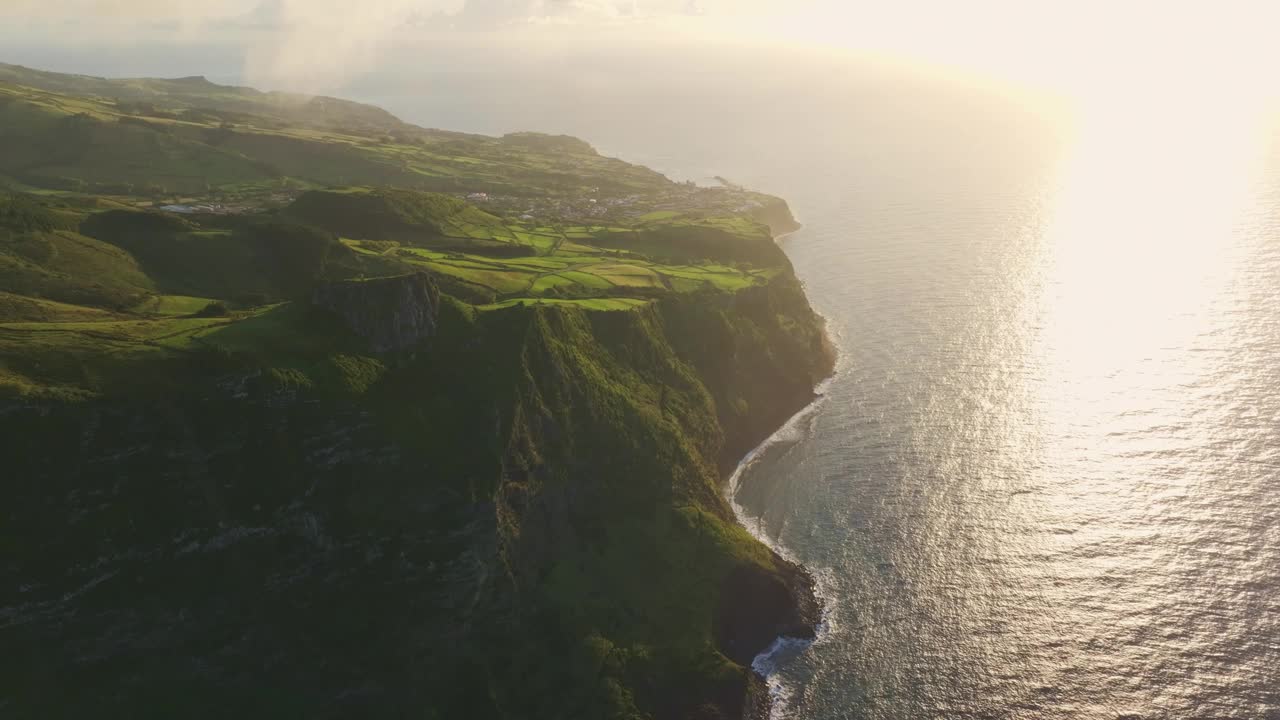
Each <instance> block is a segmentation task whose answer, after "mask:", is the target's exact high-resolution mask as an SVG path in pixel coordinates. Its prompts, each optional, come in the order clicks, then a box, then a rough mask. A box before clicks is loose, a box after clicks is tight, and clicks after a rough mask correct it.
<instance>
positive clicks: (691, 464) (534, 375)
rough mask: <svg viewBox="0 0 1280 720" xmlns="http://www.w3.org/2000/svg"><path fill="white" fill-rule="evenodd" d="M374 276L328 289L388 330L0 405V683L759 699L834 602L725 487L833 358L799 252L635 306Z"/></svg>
mask: <svg viewBox="0 0 1280 720" xmlns="http://www.w3.org/2000/svg"><path fill="white" fill-rule="evenodd" d="M383 282H384V283H385V284H384V285H369V284H364V285H360V284H357V283H351V284H348V285H342V286H334V287H331V288H330V289H328V290H322V291H318V292H317V294H316V298H315V299H316V301H317V303H318V304H319V305H321V306H323V307H326V308H329V309H330V310H331V311H332V312H333V313H335V314H336V315H338V316H340V317H341V318H342V319H343V321H344V322H345V323H346V324H347V325H348V326H350V327H351V328H352V329H353V330H354V331H355V332H356V333H357V334H359V335H361V336H362V337H364V338H366V339H367V340H368V341H369V343H370V345H371V346H372V347H373V348H377V349H379V350H384V351H391V350H395V351H396V352H383V353H380V354H376V356H370V357H365V358H353V357H349V356H341V357H335V358H329V359H328V360H327V361H325V362H316V361H309V362H308V363H293V364H290V365H288V366H287V367H267V368H264V367H261V366H260V363H259V361H258V360H257V359H246V358H240V357H237V356H235V355H234V354H233V355H230V356H227V355H225V354H224V355H219V356H217V357H201V358H200V359H199V362H200V363H201V364H200V366H199V368H197V369H193V370H192V371H191V372H192V375H191V377H193V378H195V379H194V380H193V381H192V382H191V384H190V385H189V387H188V388H187V390H186V391H185V392H179V393H174V392H172V391H166V392H165V393H163V394H157V395H153V396H149V397H144V396H133V397H131V398H130V399H128V400H125V399H110V398H103V399H100V400H96V401H93V402H89V403H78V404H53V403H33V402H26V403H21V402H10V403H9V404H7V405H6V406H5V407H4V408H3V409H2V410H0V433H2V434H3V437H5V438H6V439H7V440H6V442H7V443H9V447H8V452H7V453H6V456H7V457H9V458H10V459H11V463H10V467H11V472H10V473H8V474H7V479H6V480H5V481H4V483H5V487H4V491H5V493H6V497H7V502H6V511H5V513H6V522H5V526H4V530H3V532H2V533H0V542H2V543H3V545H4V546H5V547H6V548H7V549H8V552H6V559H5V563H6V572H7V574H8V575H9V576H11V577H13V578H14V579H15V582H14V583H12V584H10V586H9V587H7V588H5V589H4V590H3V591H0V593H3V594H2V595H0V607H2V608H3V609H2V610H0V612H2V613H3V615H2V617H3V618H4V621H5V628H4V630H3V632H4V634H5V644H6V647H8V648H9V649H10V651H11V653H13V655H14V656H15V657H16V656H21V657H24V658H28V662H27V663H25V664H24V665H22V666H20V667H16V668H14V670H13V671H12V672H10V673H8V674H7V675H6V679H5V680H4V681H3V682H4V684H5V687H4V688H3V692H0V697H3V698H5V700H4V701H3V702H5V703H7V704H6V705H3V706H0V707H3V708H5V709H6V710H8V711H12V712H15V713H17V715H19V716H20V715H23V714H32V713H35V714H39V713H40V711H41V709H42V708H44V707H48V705H47V701H48V698H50V697H57V698H58V700H59V703H58V707H59V708H61V709H64V710H65V711H66V712H67V713H71V714H74V713H75V712H85V713H90V712H92V713H106V714H108V715H113V716H129V715H135V716H136V715H156V714H160V715H163V714H165V713H166V712H170V711H172V712H181V713H182V714H183V715H184V716H186V717H226V716H227V715H229V714H232V713H241V714H248V715H249V716H253V717H259V716H267V715H268V714H273V716H306V717H349V716H391V715H395V716H399V715H403V714H413V715H417V716H423V715H425V716H426V717H442V718H443V717H506V718H526V717H593V718H595V717H603V718H609V717H613V718H630V717H657V718H668V717H670V718H677V717H707V718H711V717H739V716H741V715H742V713H743V712H744V710H745V709H746V706H745V703H746V698H747V694H748V686H749V681H750V677H749V672H750V671H749V670H748V666H749V663H750V659H751V657H752V656H753V655H754V654H755V653H756V652H759V651H760V650H762V649H763V648H764V647H765V646H767V645H768V644H769V642H771V641H772V639H773V637H774V636H776V635H777V634H778V633H781V632H786V633H794V634H803V633H805V632H807V631H810V630H808V629H810V628H811V627H812V623H813V621H814V619H815V618H814V617H813V614H814V608H813V606H812V604H811V602H810V598H807V597H806V593H807V588H808V581H807V578H806V577H805V576H804V575H803V573H802V572H800V571H799V570H798V569H797V568H795V567H793V566H791V565H790V564H788V563H786V562H785V561H783V560H782V559H781V558H779V557H777V556H776V555H774V554H773V553H772V552H770V551H769V550H768V549H767V548H765V547H764V546H762V545H761V544H760V543H758V542H757V541H755V540H754V539H753V538H751V537H750V536H749V535H748V534H747V533H746V532H745V531H744V530H743V529H742V528H740V527H738V526H737V525H736V524H735V522H734V518H733V515H732V513H731V511H730V509H729V507H728V505H727V503H726V501H725V499H724V498H723V496H722V494H721V487H722V485H721V484H722V479H723V475H724V471H725V469H726V468H728V467H731V466H732V463H733V462H735V461H736V459H737V458H738V457H740V456H741V454H742V453H743V452H745V450H746V449H747V448H750V447H751V446H752V445H754V444H755V443H757V442H759V441H760V440H762V439H763V438H764V437H765V436H766V435H767V434H768V433H769V432H771V431H772V430H773V429H774V428H775V427H776V426H777V425H778V424H779V423H780V422H781V421H782V420H784V419H785V418H786V417H787V416H789V415H790V414H792V413H793V412H795V411H796V410H797V409H799V408H800V407H802V406H803V405H804V404H806V403H807V402H809V400H810V399H811V397H812V388H813V386H814V384H815V383H816V382H817V381H818V380H819V379H820V378H821V377H822V376H823V375H824V374H825V373H826V372H827V370H828V369H829V367H830V361H831V358H830V354H829V351H828V349H827V348H826V345H825V343H824V340H823V336H822V332H821V329H820V327H819V323H818V319H817V317H816V316H815V315H814V314H813V312H812V311H811V310H810V309H809V306H808V304H807V302H806V301H805V299H804V296H803V294H802V292H801V290H800V287H799V284H798V283H797V282H796V281H795V280H794V278H793V277H792V276H791V275H790V273H789V272H786V273H783V274H781V275H779V277H778V278H776V279H775V280H774V281H772V282H770V283H769V284H768V285H766V286H763V287H760V288H753V289H750V290H747V291H742V292H738V293H722V292H707V293H695V294H691V295H688V296H682V297H672V298H667V299H662V300H659V301H655V302H653V303H650V304H649V305H647V306H644V307H640V308H637V309H635V310H629V311H618V312H592V311H588V310H584V309H580V308H575V307H569V306H544V307H519V306H517V307H511V308H507V309H502V310H491V311H486V312H476V311H475V310H474V309H473V308H471V307H469V306H466V305H463V304H461V303H457V302H455V301H453V300H452V299H451V298H448V297H447V296H440V295H439V294H438V292H437V291H436V290H435V289H434V286H433V285H432V283H431V281H430V280H429V279H427V278H425V277H421V276H419V277H415V278H412V279H395V280H393V281H383ZM375 306H376V307H380V308H382V310H380V311H378V312H374V311H372V310H371V309H370V308H372V307H375ZM387 307H397V308H401V309H403V310H404V312H402V313H399V314H398V315H397V316H396V317H395V318H394V319H387V318H386V317H385V315H384V313H383V311H384V310H385V309H386V308H387ZM193 362H195V360H193ZM255 363H259V364H255ZM335 367H336V368H337V370H335V369H334V368H335ZM339 371H341V372H339ZM335 373H337V376H341V377H343V378H348V381H344V382H342V383H339V384H336V385H335V383H334V382H333V381H332V379H331V378H332V377H334V376H335ZM344 373H345V374H344ZM351 376H356V377H358V378H359V380H360V381H359V382H351V381H349V378H350V377H351ZM334 388H340V390H341V391H337V390H335V389H334ZM264 688H271V690H270V691H267V690H264Z"/></svg>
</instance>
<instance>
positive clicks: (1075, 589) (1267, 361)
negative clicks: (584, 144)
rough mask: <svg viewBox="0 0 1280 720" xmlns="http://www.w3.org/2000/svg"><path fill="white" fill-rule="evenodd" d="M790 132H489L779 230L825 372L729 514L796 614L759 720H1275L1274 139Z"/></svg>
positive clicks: (1279, 572)
mask: <svg viewBox="0 0 1280 720" xmlns="http://www.w3.org/2000/svg"><path fill="white" fill-rule="evenodd" d="M931 93H932V94H931ZM689 102H690V101H689V100H688V99H687V98H677V99H671V100H670V101H669V102H664V103H655V104H653V106H655V107H658V106H660V107H668V108H685V109H686V110H687V109H688V108H689V107H690V106H689ZM813 103H814V100H813V99H812V98H809V97H797V98H792V99H791V101H790V102H786V103H776V104H769V103H755V104H753V105H752V106H751V108H750V110H749V111H742V110H741V108H728V106H726V107H725V108H719V109H717V107H713V106H712V105H711V104H708V107H706V108H704V109H703V110H701V111H699V112H681V113H647V114H643V117H641V115H640V114H636V113H631V112H629V111H628V108H630V107H631V106H630V105H626V104H624V101H623V100H622V99H618V101H617V104H616V105H609V104H608V103H607V102H606V103H600V105H599V107H598V108H597V110H598V112H597V113H596V114H595V115H590V116H575V117H574V118H566V117H565V116H564V114H563V113H562V112H560V113H557V111H555V110H554V109H553V108H548V109H547V110H546V113H545V114H543V115H532V116H530V117H528V118H522V119H521V124H522V125H526V126H530V127H544V128H548V129H556V130H565V131H569V132H574V133H577V134H580V135H582V136H584V137H588V138H591V139H593V140H594V141H595V142H597V144H599V145H600V146H601V147H602V148H603V149H604V150H606V151H609V152H613V153H616V154H619V155H621V156H623V157H625V158H627V159H630V160H635V161H639V162H644V163H646V164H650V165H652V166H654V167H656V168H659V169H661V170H663V171H666V172H668V173H671V174H672V175H673V176H676V177H692V178H706V177H708V176H710V175H714V174H724V175H729V176H730V177H732V178H734V179H735V180H740V181H742V182H745V183H747V184H749V185H752V186H755V187H760V188H763V189H767V190H769V191H772V192H775V193H779V194H782V195H785V196H786V197H787V198H788V199H789V200H790V201H791V203H792V205H793V207H794V208H795V209H796V210H797V213H798V214H799V215H800V218H801V220H803V221H804V223H805V228H804V229H803V230H801V231H800V232H798V233H796V234H794V235H792V236H790V237H789V238H787V239H785V240H784V241H783V243H784V245H785V247H786V249H787V252H788V254H789V255H790V256H791V258H792V260H793V262H794V263H795V265H796V268H797V271H798V273H799V274H800V276H801V277H802V279H803V280H804V281H805V283H806V285H807V288H808V291H809V294H810V297H811V299H812V300H813V302H814V304H815V305H816V306H817V307H818V308H819V309H820V310H821V311H822V312H823V314H824V315H826V316H827V317H828V318H829V326H830V330H831V333H832V335H833V336H834V337H835V338H836V340H837V342H838V343H839V345H840V347H841V349H842V351H843V357H842V361H841V365H840V369H839V371H838V374H837V375H836V377H835V378H834V379H833V380H832V382H831V383H830V386H829V388H828V390H827V393H826V396H825V398H824V399H823V400H822V401H821V402H820V403H819V404H818V405H817V406H816V407H815V408H814V409H813V411H812V412H811V413H810V414H809V415H807V416H806V417H805V418H803V419H802V420H801V421H800V422H798V423H797V424H796V426H795V428H793V431H792V432H789V433H784V437H783V438H782V441H781V442H779V443H778V444H776V445H774V446H773V447H772V449H771V450H769V451H768V452H765V453H763V455H762V456H761V460H760V461H759V462H757V463H755V464H754V465H753V466H751V467H750V468H749V469H748V470H747V471H746V472H745V473H744V475H743V476H742V478H741V486H740V489H739V492H738V495H737V499H738V500H739V502H740V503H741V505H742V506H743V508H744V510H745V512H746V513H747V514H748V515H750V516H752V517H754V518H755V519H754V520H752V523H751V524H753V525H754V526H755V529H756V530H758V531H759V532H760V533H762V534H763V535H765V536H767V537H769V538H771V539H772V540H774V541H776V542H777V543H778V544H779V545H780V546H781V547H782V548H784V550H785V551H786V552H788V553H790V554H791V555H792V556H794V557H796V558H797V559H799V560H801V561H803V562H804V563H806V564H807V565H808V566H809V567H811V568H813V569H814V571H815V572H816V573H817V574H818V575H819V577H820V580H821V586H822V592H823V594H824V596H825V599H826V602H827V607H828V618H827V619H828V623H827V629H826V632H825V634H823V635H822V637H821V638H820V640H819V641H818V642H817V643H816V644H814V645H813V646H812V647H810V648H809V649H808V650H807V651H805V652H803V653H801V654H799V655H798V656H796V657H792V658H789V659H787V660H786V661H785V662H784V664H783V669H782V670H781V671H780V672H779V674H778V675H777V676H776V677H775V680H776V681H777V683H778V685H779V688H780V689H782V690H784V691H785V692H786V693H788V695H789V697H788V699H787V702H786V704H785V706H784V710H785V714H786V715H788V716H792V717H796V718H813V719H817V718H883V719H886V720H887V719H891V718H892V719H900V718H910V719H915V718H959V717H979V718H1188V719H1193V718H1194V719H1200V718H1240V719H1242V720H1243V719H1255V718H1263V719H1272V718H1280V162H1278V161H1277V155H1276V152H1275V150H1274V140H1275V138H1276V137H1277V136H1276V134H1275V133H1274V131H1272V130H1269V129H1266V130H1264V128H1265V126H1263V125H1260V124H1258V123H1256V122H1254V120H1255V119H1252V118H1246V117H1243V116H1240V117H1237V116H1234V115H1232V114H1231V113H1223V114H1222V115H1221V116H1217V115H1214V114H1212V113H1209V114H1203V115H1197V114H1195V112H1190V113H1188V112H1183V111H1181V110H1179V111H1176V112H1167V113H1154V112H1153V113H1149V114H1145V115H1144V114H1142V113H1140V112H1136V111H1131V109H1122V110H1120V111H1113V112H1110V113H1107V112H1100V113H1094V114H1090V113H1083V114H1082V115H1081V116H1080V117H1079V118H1077V119H1076V120H1075V121H1074V122H1073V123H1072V124H1071V125H1070V127H1069V128H1065V129H1064V128H1063V127H1061V126H1059V125H1053V126H1052V127H1050V124H1048V123H1043V122H1041V119H1040V118H1037V117H1035V116H1034V114H1029V113H1028V112H1026V111H1025V109H1024V108H1021V107H1019V106H1018V103H1016V102H1012V103H1011V102H1007V101H1005V100H992V99H990V98H986V99H983V98H976V99H975V98H973V97H970V96H968V95H966V94H965V93H964V92H963V91H957V90H954V89H943V90H937V91H934V90H928V89H920V88H902V87H899V86H896V85H895V86H884V85H877V84H875V83H868V84H867V85H866V86H865V87H860V88H858V89H856V90H855V91H851V93H850V95H849V97H848V98H846V99H844V100H841V101H840V102H835V101H833V102H831V103H828V104H827V105H826V106H824V107H822V108H821V109H817V108H814V107H813ZM610 108H613V110H610ZM1184 110H1185V109H1184ZM1192 110H1195V109H1194V108H1192ZM637 119H639V120H641V121H642V122H641V123H640V124H639V125H637V122H636V121H637ZM478 129H486V128H484V127H480V128H478Z"/></svg>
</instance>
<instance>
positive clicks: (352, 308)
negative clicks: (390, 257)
mask: <svg viewBox="0 0 1280 720" xmlns="http://www.w3.org/2000/svg"><path fill="white" fill-rule="evenodd" d="M312 303H313V304H315V305H317V306H319V307H322V308H325V309H326V310H329V311H330V312H333V313H335V314H336V315H338V316H339V317H341V318H342V320H343V321H344V322H345V323H346V324H347V326H348V327H350V328H351V330H352V332H354V333H355V334H357V335H359V336H360V337H362V338H364V339H365V340H367V341H369V346H370V348H371V349H372V350H373V351H374V352H392V351H396V350H404V349H406V348H409V347H413V346H414V345H417V344H418V343H420V342H422V341H423V340H424V339H426V338H429V337H431V336H432V335H435V332H436V324H437V323H436V320H437V316H438V314H439V310H440V290H439V289H438V288H437V287H436V284H435V282H433V281H432V280H431V278H429V277H427V275H425V274H423V273H416V274H413V275H402V276H400V277H392V278H379V279H377V280H343V281H339V282H332V283H326V284H324V285H321V286H320V287H319V288H317V289H316V291H315V293H314V295H313V296H312Z"/></svg>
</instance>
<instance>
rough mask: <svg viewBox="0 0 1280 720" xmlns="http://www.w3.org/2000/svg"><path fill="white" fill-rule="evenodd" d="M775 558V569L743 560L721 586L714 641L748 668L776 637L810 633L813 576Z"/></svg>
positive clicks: (815, 605) (813, 616)
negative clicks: (766, 569) (745, 562)
mask: <svg viewBox="0 0 1280 720" xmlns="http://www.w3.org/2000/svg"><path fill="white" fill-rule="evenodd" d="M774 560H775V564H776V566H777V567H776V572H774V573H769V572H766V571H764V570H763V569H761V568H759V567H757V566H755V565H741V566H739V567H738V568H737V569H735V570H733V571H732V572H730V573H729V576H728V577H726V578H725V580H724V585H723V587H722V588H721V591H720V597H721V603H720V610H719V612H718V613H716V623H715V638H716V645H717V646H718V647H719V648H720V652H722V653H724V655H725V657H728V658H729V659H730V660H733V661H734V662H736V663H738V664H739V665H744V666H748V667H749V666H750V665H751V661H752V660H753V659H755V656H756V655H757V654H758V653H760V652H761V651H763V650H764V649H766V648H768V647H769V646H770V645H772V644H773V641H774V640H775V639H777V638H778V637H794V638H802V639H811V638H813V637H814V634H815V628H816V627H817V624H818V619H819V618H818V615H819V608H818V603H817V600H816V598H815V596H814V591H813V579H812V578H810V577H809V575H808V573H806V572H805V571H804V570H803V569H802V568H800V567H798V566H795V565H792V564H791V563H788V562H787V561H785V560H783V559H782V558H779V557H776V556H775V558H774Z"/></svg>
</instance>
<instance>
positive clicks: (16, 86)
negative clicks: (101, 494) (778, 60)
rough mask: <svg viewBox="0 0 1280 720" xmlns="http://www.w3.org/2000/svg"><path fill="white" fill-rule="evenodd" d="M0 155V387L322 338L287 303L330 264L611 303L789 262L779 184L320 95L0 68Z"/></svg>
mask: <svg viewBox="0 0 1280 720" xmlns="http://www.w3.org/2000/svg"><path fill="white" fill-rule="evenodd" d="M0 150H2V151H0V385H2V386H4V387H6V388H7V389H8V392H10V393H13V392H16V393H18V394H19V395H30V394H37V395H38V394H41V393H45V392H55V393H61V394H65V395H68V396H81V395H84V394H97V393H104V392H111V391H112V390H113V389H123V388H125V387H132V386H133V385H134V384H136V383H131V382H129V378H130V376H131V374H139V373H140V374H143V375H147V374H149V373H152V372H153V369H151V366H150V365H148V363H150V362H152V361H156V362H162V361H166V360H168V359H171V358H173V357H174V356H179V355H183V354H189V353H191V352H195V351H197V350H199V351H205V350H215V351H223V350H226V349H227V347H228V344H227V343H226V342H224V340H225V339H226V338H227V337H232V338H235V339H236V342H235V343H233V345H234V349H235V350H236V351H237V352H242V351H245V350H246V344H245V341H244V338H246V337H250V338H252V337H259V338H261V339H262V343H261V349H262V350H263V352H267V353H286V354H288V353H295V354H296V353H305V352H320V351H321V350H318V349H317V347H316V342H315V340H316V338H315V337H314V336H315V335H316V333H317V331H315V329H314V328H310V329H307V328H309V327H310V326H307V325H306V322H309V321H310V320H312V319H314V318H311V315H312V313H309V312H303V311H302V309H303V308H304V307H305V306H306V305H307V304H308V303H309V298H310V295H311V293H312V291H313V290H314V288H315V287H316V286H317V285H318V284H320V283H325V282H329V281H333V280H342V279H365V278H376V277H389V276H396V275H403V274H406V273H414V272H425V273H427V274H429V275H430V276H432V277H433V278H434V279H435V281H436V283H437V284H438V285H439V286H440V288H441V289H442V290H443V291H444V292H445V293H446V294H448V295H450V296H453V297H455V298H457V299H458V300H460V301H462V302H463V303H465V304H467V305H470V306H472V307H473V308H475V309H476V310H479V311H490V310H497V309H502V308H506V307H511V306H513V305H530V304H542V305H547V306H561V307H562V306H576V307H579V308H582V309H585V310H591V311H619V310H631V309H636V308H639V307H643V306H644V305H646V304H648V303H650V302H652V301H653V300H655V299H658V298H662V297H666V296H672V295H688V294H692V293H721V294H732V293H736V292H739V291H741V290H744V289H747V288H751V287H757V286H761V285H765V284H767V283H769V282H770V281H771V280H772V279H773V278H774V277H775V276H777V275H778V274H779V273H787V274H789V265H788V263H787V261H786V258H785V256H784V255H783V254H782V253H781V251H779V250H778V248H777V247H776V245H775V244H774V243H773V242H772V233H771V228H770V225H771V224H772V225H773V226H774V227H775V228H777V227H782V228H786V227H787V225H788V223H790V222H791V219H790V213H789V212H788V211H787V210H786V206H785V203H782V202H781V201H780V200H778V199H776V198H771V197H769V196H764V195H759V194H757V193H752V192H749V191H746V190H742V189H740V188H737V187H733V186H729V185H727V184H726V185H725V186H723V187H717V188H700V187H695V186H692V185H689V184H679V183H673V182H671V181H669V180H667V179H666V178H665V177H663V176H662V175H660V174H658V173H656V172H653V171H652V170H649V169H647V168H643V167H639V166H636V165H631V164H628V163H626V162H623V161H621V160H616V159H612V158H606V157H603V156H601V155H599V154H598V153H597V152H596V151H595V150H594V149H593V148H592V147H591V146H590V145H589V144H587V143H585V142H583V141H581V140H578V139H576V138H571V137H566V136H550V135H543V134H539V133H514V134H511V135H507V136H505V137H500V138H495V137H485V136H480V135H469V134H464V133H454V132H445V131H439V130H428V129H424V128H421V127H417V126H414V125H410V124H408V123H405V122H403V121H401V120H399V119H398V118H396V117H394V116H393V115H391V114H390V113H387V112H386V111H384V110H381V109H379V108H375V107H371V106H367V105H362V104H359V103H354V102H350V101H345V100H338V99H334V98H325V97H308V96H300V95H290V94H283V93H264V92H260V91H257V90H253V89H250V88H239V87H227V86H221V85H216V84H214V83H211V82H209V81H207V80H205V79H204V78H180V79H173V80H159V79H127V80H109V79H103V78H94V77H87V76H80V75H63V74H58V73H47V72H41V71H37V70H31V69H27V68H23V67H19V66H13V65H3V64H0ZM6 187H7V188H8V189H7V190H6V189H5V188H6ZM289 304H294V305H296V306H297V307H298V308H299V309H298V310H297V311H287V312H286V311H283V310H280V309H279V308H283V307H288V306H289ZM259 326H261V327H265V328H269V329H270V330H271V332H270V333H257V332H256V331H254V328H257V327H259ZM229 328H243V331H239V330H238V331H236V332H231V333H230V334H229V335H228V334H227V333H226V332H225V331H226V330H227V329H229ZM286 330H288V331H286ZM321 334H323V333H321ZM268 338H271V341H268ZM347 349H350V348H347ZM327 350H331V351H336V350H334V348H328V349H327ZM134 371H136V373H134Z"/></svg>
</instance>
